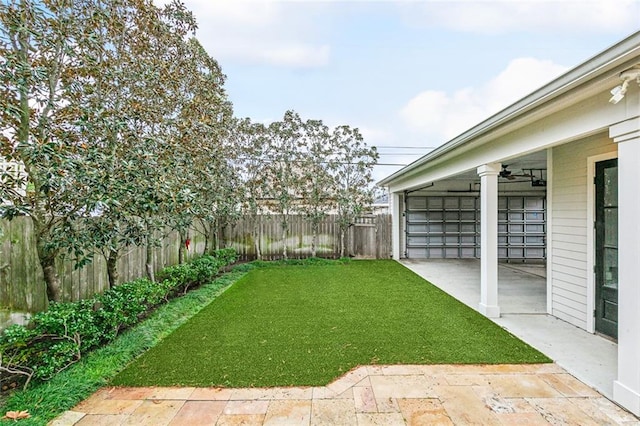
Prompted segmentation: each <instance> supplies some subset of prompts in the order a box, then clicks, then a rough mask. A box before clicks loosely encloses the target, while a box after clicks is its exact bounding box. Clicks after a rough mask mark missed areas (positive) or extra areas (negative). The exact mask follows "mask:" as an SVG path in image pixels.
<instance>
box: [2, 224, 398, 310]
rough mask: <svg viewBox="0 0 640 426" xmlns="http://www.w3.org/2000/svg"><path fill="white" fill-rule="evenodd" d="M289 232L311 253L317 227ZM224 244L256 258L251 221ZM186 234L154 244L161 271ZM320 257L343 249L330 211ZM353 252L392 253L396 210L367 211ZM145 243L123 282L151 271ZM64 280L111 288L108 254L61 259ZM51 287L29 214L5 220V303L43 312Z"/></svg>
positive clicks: (82, 288)
mask: <svg viewBox="0 0 640 426" xmlns="http://www.w3.org/2000/svg"><path fill="white" fill-rule="evenodd" d="M280 224H281V217H279V216H272V215H269V216H266V215H265V216H260V217H259V218H258V226H259V230H260V238H259V242H260V248H261V252H262V257H263V259H265V260H274V259H280V258H282V249H283V240H282V230H281V225H280ZM288 235H289V237H288V238H287V240H286V243H287V252H288V256H289V257H290V258H303V257H308V256H309V255H310V254H311V239H312V237H311V227H310V225H309V223H308V222H307V221H306V220H305V218H304V217H302V216H291V217H290V218H289V232H288ZM220 237H221V238H220V245H221V246H222V247H234V248H235V249H236V250H237V251H238V254H239V256H240V259H241V260H253V259H255V258H256V253H255V242H254V239H253V237H252V226H251V223H250V221H249V220H247V219H242V220H240V221H238V222H237V223H236V224H235V225H234V226H229V227H227V228H226V229H224V232H223V233H222V234H221V236H220ZM190 239H191V244H190V246H189V253H188V256H189V257H193V256H196V255H199V254H201V253H202V252H203V250H204V236H203V235H202V233H200V232H198V231H197V230H196V229H194V230H192V231H191V232H190ZM179 245H180V239H179V237H178V234H177V233H176V232H171V233H168V235H167V236H166V237H165V238H164V240H163V241H162V243H161V244H160V245H159V246H158V247H156V248H155V249H154V268H155V270H156V271H159V270H161V269H163V268H164V267H166V266H169V265H175V264H176V263H178V249H179ZM316 247H317V254H316V255H317V256H319V257H329V258H335V257H338V256H339V254H340V234H339V228H338V226H337V224H336V223H335V217H333V216H327V217H326V218H325V219H324V220H323V221H322V223H321V224H320V227H319V232H318V240H317V242H316ZM345 254H346V255H347V256H351V257H355V258H389V257H390V254H391V217H390V215H377V216H365V217H362V218H359V219H358V221H357V223H356V224H354V225H353V226H351V227H350V228H349V232H348V233H347V235H346V253H345ZM145 263H146V253H145V247H137V246H132V247H128V248H127V249H126V250H125V252H124V254H123V256H122V257H121V258H120V260H119V263H118V271H119V274H120V282H125V281H130V280H133V279H136V278H140V277H143V276H145V275H146V272H145ZM57 266H58V273H59V275H60V278H61V280H62V283H63V300H65V301H72V300H80V299H85V298H89V297H92V296H93V295H95V294H98V293H101V292H103V291H104V290H105V289H106V288H107V287H108V279H107V273H106V271H107V268H106V262H105V260H104V258H103V257H102V256H101V255H100V254H97V255H96V256H95V257H94V260H93V262H92V263H91V264H90V265H87V266H85V267H83V268H81V269H74V267H73V262H72V261H71V260H66V261H65V260H64V259H60V260H59V261H58V262H57ZM46 306H47V300H46V287H45V284H44V279H43V275H42V269H41V268H40V264H39V262H38V257H37V252H36V246H35V239H34V233H33V225H32V223H31V220H30V219H29V218H27V217H18V218H15V219H13V220H12V221H6V220H0V307H2V308H7V309H11V310H18V311H28V312H38V311H41V310H44V309H46Z"/></svg>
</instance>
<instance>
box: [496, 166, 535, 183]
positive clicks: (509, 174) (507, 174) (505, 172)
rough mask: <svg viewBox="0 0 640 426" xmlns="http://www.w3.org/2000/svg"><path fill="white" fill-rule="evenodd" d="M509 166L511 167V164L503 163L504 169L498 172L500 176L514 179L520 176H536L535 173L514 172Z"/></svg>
mask: <svg viewBox="0 0 640 426" xmlns="http://www.w3.org/2000/svg"><path fill="white" fill-rule="evenodd" d="M508 167H509V165H507V164H503V165H502V170H500V173H499V174H498V176H500V177H501V178H505V179H508V180H514V179H516V178H519V177H522V178H532V177H534V176H533V175H529V174H520V175H516V174H513V173H512V172H511V170H507V169H508Z"/></svg>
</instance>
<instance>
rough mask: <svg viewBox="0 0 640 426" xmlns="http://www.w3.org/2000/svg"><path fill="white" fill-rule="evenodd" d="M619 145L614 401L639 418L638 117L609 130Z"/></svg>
mask: <svg viewBox="0 0 640 426" xmlns="http://www.w3.org/2000/svg"><path fill="white" fill-rule="evenodd" d="M609 136H610V137H611V138H612V139H613V141H614V142H616V143H617V144H618V380H616V381H615V382H614V383H613V399H614V400H615V401H616V402H617V403H619V404H620V405H622V406H623V407H625V408H626V409H628V410H629V411H631V412H632V413H633V414H635V415H636V416H638V415H640V282H639V281H638V277H640V262H638V259H639V256H640V197H638V188H640V173H638V165H639V164H640V118H638V117H636V118H632V119H630V120H626V121H623V122H621V123H619V124H616V125H614V126H611V127H610V128H609Z"/></svg>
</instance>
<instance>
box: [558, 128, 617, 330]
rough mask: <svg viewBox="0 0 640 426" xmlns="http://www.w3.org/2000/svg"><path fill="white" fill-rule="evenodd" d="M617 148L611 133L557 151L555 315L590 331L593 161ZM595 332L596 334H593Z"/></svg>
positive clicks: (565, 145) (560, 147)
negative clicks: (591, 165) (590, 212)
mask: <svg viewBox="0 0 640 426" xmlns="http://www.w3.org/2000/svg"><path fill="white" fill-rule="evenodd" d="M616 150H617V146H616V145H615V144H614V143H613V141H611V139H609V137H608V136H607V135H606V134H599V135H596V136H592V137H590V138H587V139H583V140H580V141H575V142H571V143H567V144H564V145H560V146H557V147H554V148H553V156H552V158H553V165H552V167H553V169H552V173H551V179H552V182H551V184H552V188H553V191H551V206H552V207H551V208H552V211H551V212H549V214H550V217H551V224H552V225H551V233H550V238H551V240H552V241H551V244H550V247H551V256H550V262H551V264H550V265H549V266H548V271H547V273H548V274H551V283H552V289H551V313H552V315H554V316H556V317H558V318H560V319H563V320H565V321H567V322H569V323H571V324H573V325H575V326H577V327H580V328H583V329H585V330H589V328H590V327H591V321H590V320H589V317H588V316H589V315H591V316H592V315H593V314H592V312H589V311H590V310H591V309H592V308H590V306H593V305H592V300H591V303H590V300H589V299H590V298H593V297H594V295H592V294H589V293H590V290H589V287H590V286H589V280H590V279H592V278H591V277H590V275H589V274H591V275H592V274H593V271H589V265H592V260H591V259H590V257H592V256H593V253H590V251H591V250H590V245H589V241H588V240H589V238H591V236H590V234H592V232H593V224H590V223H588V222H589V219H588V218H589V217H590V215H589V211H590V210H591V209H593V206H590V205H589V204H590V200H591V197H590V195H589V191H592V190H593V188H592V184H589V182H588V180H589V179H588V174H589V164H588V163H589V160H588V158H589V157H593V156H596V155H601V154H605V153H609V152H615V151H616ZM589 331H591V330H589Z"/></svg>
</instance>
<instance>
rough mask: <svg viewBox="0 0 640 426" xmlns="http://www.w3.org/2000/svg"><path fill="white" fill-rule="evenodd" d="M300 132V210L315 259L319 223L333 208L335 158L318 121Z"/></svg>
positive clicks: (328, 139)
mask: <svg viewBox="0 0 640 426" xmlns="http://www.w3.org/2000/svg"><path fill="white" fill-rule="evenodd" d="M303 130H304V131H303V137H302V141H303V142H302V146H301V156H300V162H299V167H300V170H301V176H300V177H301V182H300V197H301V200H300V207H299V209H300V212H301V213H303V214H304V215H305V217H306V218H307V221H308V222H309V223H310V224H311V234H312V235H311V256H312V257H315V256H316V254H317V244H318V230H319V227H320V223H321V222H322V219H323V218H324V217H325V216H326V215H327V213H328V212H329V211H330V210H331V209H333V208H334V206H335V198H334V195H335V184H334V180H333V176H332V175H331V173H330V170H331V168H332V167H333V166H334V164H333V163H334V162H335V161H336V160H335V158H336V155H335V152H334V146H333V145H332V143H331V142H332V138H331V134H330V132H329V128H328V127H327V126H326V125H325V124H324V123H323V122H322V121H321V120H307V121H306V122H304V125H303Z"/></svg>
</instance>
